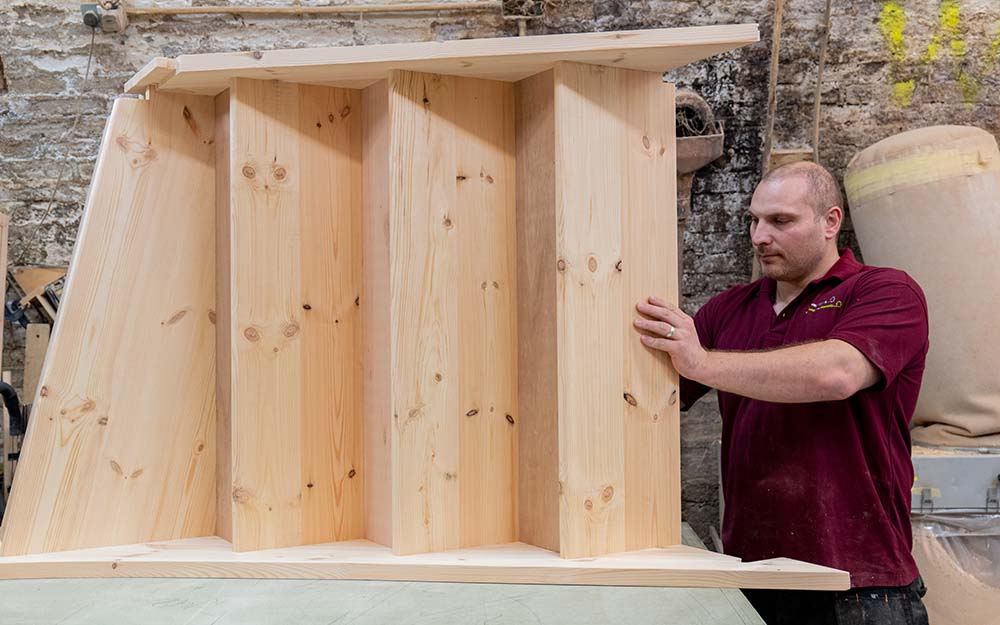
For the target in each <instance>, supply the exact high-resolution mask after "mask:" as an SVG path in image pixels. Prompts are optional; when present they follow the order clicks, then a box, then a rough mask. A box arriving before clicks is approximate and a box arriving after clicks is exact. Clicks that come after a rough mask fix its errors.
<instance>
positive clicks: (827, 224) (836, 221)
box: [823, 206, 844, 238]
mask: <svg viewBox="0 0 1000 625" xmlns="http://www.w3.org/2000/svg"><path fill="white" fill-rule="evenodd" d="M843 223H844V209H843V208H841V207H839V206H831V207H830V208H828V209H827V211H826V217H825V218H824V223H823V227H824V228H825V229H826V232H827V235H828V236H829V237H830V238H836V236H837V233H838V232H840V226H841V225H842V224H843Z"/></svg>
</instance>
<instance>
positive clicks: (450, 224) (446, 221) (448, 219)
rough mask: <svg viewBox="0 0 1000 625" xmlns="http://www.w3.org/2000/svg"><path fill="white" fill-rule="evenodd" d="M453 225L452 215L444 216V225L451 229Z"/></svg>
mask: <svg viewBox="0 0 1000 625" xmlns="http://www.w3.org/2000/svg"><path fill="white" fill-rule="evenodd" d="M451 226H452V223H451V217H445V218H444V227H445V228H448V229H449V230H450V229H451Z"/></svg>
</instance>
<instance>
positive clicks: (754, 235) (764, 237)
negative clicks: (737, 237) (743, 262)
mask: <svg viewBox="0 0 1000 625" xmlns="http://www.w3.org/2000/svg"><path fill="white" fill-rule="evenodd" d="M750 242H751V243H753V244H754V246H760V245H765V244H767V243H770V242H771V233H770V231H769V230H768V227H767V225H766V224H764V223H763V222H759V221H758V222H757V225H756V226H754V227H752V228H750Z"/></svg>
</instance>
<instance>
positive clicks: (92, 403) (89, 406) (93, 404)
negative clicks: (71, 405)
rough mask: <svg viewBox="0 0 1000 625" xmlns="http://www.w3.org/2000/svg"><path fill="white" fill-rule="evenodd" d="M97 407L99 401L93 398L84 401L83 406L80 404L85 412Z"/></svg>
mask: <svg viewBox="0 0 1000 625" xmlns="http://www.w3.org/2000/svg"><path fill="white" fill-rule="evenodd" d="M96 407H97V402H95V401H94V400H93V399H88V400H87V401H85V402H83V405H82V406H80V410H81V411H83V412H90V411H91V410H93V409H94V408H96Z"/></svg>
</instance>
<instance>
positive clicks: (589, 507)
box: [583, 499, 594, 512]
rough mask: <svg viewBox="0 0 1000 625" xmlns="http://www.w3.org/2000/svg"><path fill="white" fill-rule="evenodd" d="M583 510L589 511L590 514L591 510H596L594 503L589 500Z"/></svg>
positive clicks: (585, 502) (584, 503)
mask: <svg viewBox="0 0 1000 625" xmlns="http://www.w3.org/2000/svg"><path fill="white" fill-rule="evenodd" d="M583 508H584V510H587V511H588V512H589V511H590V510H593V509H594V502H593V501H591V500H589V499H587V500H586V501H584V502H583Z"/></svg>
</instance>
